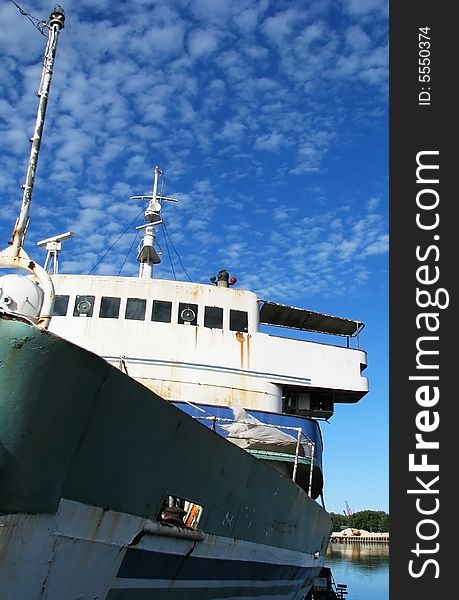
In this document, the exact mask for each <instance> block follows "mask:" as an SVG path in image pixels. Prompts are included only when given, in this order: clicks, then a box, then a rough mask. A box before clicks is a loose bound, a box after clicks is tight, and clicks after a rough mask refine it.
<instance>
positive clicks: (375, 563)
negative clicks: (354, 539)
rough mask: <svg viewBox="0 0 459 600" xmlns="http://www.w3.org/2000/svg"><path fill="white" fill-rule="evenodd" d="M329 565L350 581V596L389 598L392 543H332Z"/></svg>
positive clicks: (340, 577)
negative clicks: (390, 548)
mask: <svg viewBox="0 0 459 600" xmlns="http://www.w3.org/2000/svg"><path fill="white" fill-rule="evenodd" d="M325 566H326V567H330V568H331V570H332V574H333V578H334V580H335V582H336V583H345V584H346V585H347V591H348V595H347V596H346V599H347V600H388V598H389V545H388V544H387V545H386V544H384V545H383V544H362V545H360V544H330V546H329V548H328V552H327V559H326V562H325Z"/></svg>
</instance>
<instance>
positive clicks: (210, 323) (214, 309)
mask: <svg viewBox="0 0 459 600" xmlns="http://www.w3.org/2000/svg"><path fill="white" fill-rule="evenodd" d="M204 327H209V328H210V329H222V328H223V308H219V307H218V306H206V307H205V308H204Z"/></svg>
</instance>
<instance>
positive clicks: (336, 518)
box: [330, 512, 349, 531]
mask: <svg viewBox="0 0 459 600" xmlns="http://www.w3.org/2000/svg"><path fill="white" fill-rule="evenodd" d="M330 517H331V520H332V527H333V531H340V529H341V528H342V527H349V518H348V517H347V516H346V515H341V514H339V513H333V512H332V513H330Z"/></svg>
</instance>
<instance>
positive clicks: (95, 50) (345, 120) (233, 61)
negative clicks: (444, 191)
mask: <svg viewBox="0 0 459 600" xmlns="http://www.w3.org/2000/svg"><path fill="white" fill-rule="evenodd" d="M18 4H19V5H20V6H21V7H22V9H23V10H24V11H26V12H28V13H30V14H31V15H32V16H33V17H36V18H37V19H43V20H46V19H47V18H48V16H49V13H50V12H51V10H52V8H53V6H54V3H50V4H49V5H48V4H46V3H43V2H37V1H36V0H27V2H26V1H25V0H24V1H23V2H18ZM62 6H63V8H64V9H65V12H66V19H67V20H66V26H65V29H64V30H63V31H62V32H61V35H60V38H59V43H58V51H57V58H56V64H55V72H54V76H53V82H52V87H51V93H50V100H49V104H48V113H47V118H46V124H45V131H44V137H43V143H42V149H41V153H40V159H39V164H38V171H37V179H36V183H35V188H34V192H33V199H32V214H31V216H32V221H31V225H30V229H29V232H28V236H27V240H26V250H27V251H28V252H29V254H30V255H31V256H33V257H34V258H36V259H37V260H38V261H41V262H43V260H44V258H45V256H44V252H43V250H42V249H37V248H36V247H35V243H36V242H37V241H38V240H40V239H43V238H47V237H50V236H51V235H54V234H56V233H62V232H64V231H68V230H71V231H73V232H74V234H75V235H74V237H73V238H72V239H71V240H69V241H68V242H66V243H65V246H64V252H63V254H62V256H61V271H62V272H77V273H88V272H89V271H91V269H93V267H94V266H95V265H96V264H97V265H98V266H97V268H96V269H95V271H94V272H96V273H104V274H106V273H107V274H115V275H116V274H118V273H119V272H121V274H122V275H135V274H136V273H137V263H136V261H135V251H133V250H131V252H130V254H128V253H129V249H130V248H131V247H132V244H133V243H134V248H135V246H136V244H137V241H138V239H137V240H136V241H134V238H135V234H136V231H135V226H136V225H140V224H141V222H142V217H141V215H139V213H140V212H141V209H142V205H141V204H139V203H136V202H134V201H132V200H129V196H131V195H134V194H145V193H149V192H150V191H151V186H152V176H153V175H152V169H153V166H154V165H156V164H157V165H159V166H160V167H161V168H162V169H163V171H164V177H163V178H162V185H163V186H164V187H163V188H162V191H163V193H164V194H167V195H170V196H175V197H176V198H178V199H179V200H180V202H179V203H178V204H167V205H165V206H164V209H163V216H164V220H165V222H166V226H167V231H168V234H169V240H168V244H166V240H165V239H164V238H163V237H162V235H161V233H160V234H159V236H158V241H159V244H160V247H161V249H162V250H163V252H164V254H163V263H162V265H160V267H158V268H156V269H155V275H156V276H158V277H164V278H170V277H174V276H176V277H177V278H178V279H181V280H188V276H189V277H190V278H191V279H192V280H193V281H196V282H204V283H207V282H208V281H209V277H210V276H212V275H215V274H216V273H217V272H218V271H219V270H220V269H222V268H225V269H227V270H228V271H229V272H230V275H234V276H236V277H237V279H238V284H237V285H238V286H239V287H241V288H243V289H252V290H253V291H255V292H256V293H257V294H258V295H259V296H260V297H261V298H263V299H270V300H274V301H278V302H281V303H285V304H292V305H295V306H303V307H306V308H311V309H314V310H318V311H321V312H326V313H330V314H336V315H339V316H344V317H348V318H355V319H360V320H362V321H363V322H364V323H365V325H366V326H365V329H364V331H363V333H362V334H361V338H360V346H361V347H362V348H363V349H365V350H367V352H368V364H369V366H368V368H367V371H366V374H367V376H368V377H369V379H370V387H371V391H370V393H369V394H368V395H367V396H366V397H365V398H364V399H363V400H362V401H361V402H360V403H359V404H357V405H349V406H348V405H338V406H337V409H336V414H335V416H334V417H333V418H332V419H331V421H330V423H329V424H328V423H324V424H323V427H322V430H323V433H324V440H325V458H324V460H325V501H326V507H327V509H328V510H331V511H334V512H342V511H343V509H344V508H345V502H346V501H348V503H349V505H350V506H351V508H352V509H353V510H355V511H357V510H363V509H367V508H368V509H374V510H386V511H387V510H388V157H387V153H388V103H387V102H388V98H387V79H388V66H387V60H388V51H387V44H388V17H387V2H386V1H384V0H341V1H337V0H329V1H327V0H320V1H310V2H307V1H305V2H300V1H299V0H298V1H293V0H290V1H283V0H258V1H255V0H233V1H232V2H228V1H227V0H129V1H127V0H126V1H118V2H110V1H109V0H66V1H65V2H64V0H63V2H62ZM0 18H1V22H2V25H3V26H2V36H1V38H0V51H1V55H2V57H3V61H2V63H1V65H0V85H1V90H2V92H1V96H0V131H1V136H0V140H1V142H0V189H1V190H2V210H1V217H0V235H1V239H2V240H3V244H2V245H6V242H7V240H8V239H9V238H10V235H11V230H12V226H13V224H14V220H15V218H16V216H17V214H18V211H19V207H20V202H21V198H22V192H21V190H20V187H19V186H20V185H21V183H23V181H24V178H25V173H26V168H27V161H28V157H29V142H28V139H29V138H30V136H31V134H32V131H33V125H34V121H35V115H36V109H37V98H36V96H35V94H34V92H35V91H36V89H37V87H38V84H39V80H40V73H41V61H42V57H43V51H44V47H45V44H46V39H45V37H43V36H42V35H41V34H40V33H39V31H38V30H37V29H36V28H35V27H34V26H33V25H32V23H31V22H30V20H29V19H27V18H26V17H24V16H22V15H21V14H20V13H19V12H18V10H17V8H16V7H15V6H14V4H13V3H12V2H10V1H8V0H2V1H1V2H0ZM136 215H139V216H138V218H137V220H136ZM130 223H132V226H131V227H130V228H129V229H128V230H127V233H126V234H125V235H123V236H122V237H121V238H120V240H119V242H118V243H117V244H116V245H115V246H114V248H113V249H112V250H111V251H110V252H109V253H108V254H107V256H106V257H105V259H104V260H103V261H101V262H100V263H99V260H100V258H101V257H102V256H103V255H104V253H105V252H106V251H107V250H108V248H109V247H110V246H112V244H113V242H114V241H115V240H116V239H117V238H118V237H119V236H120V235H121V234H122V232H123V231H125V230H126V229H127V228H128V226H129V224H130ZM171 241H172V244H173V247H172V245H171ZM168 247H169V250H171V259H172V265H173V267H171V263H170V260H169V257H168V254H167V248H168ZM175 251H176V252H175ZM179 257H180V258H179ZM182 265H183V267H184V268H185V270H184V269H183V268H182Z"/></svg>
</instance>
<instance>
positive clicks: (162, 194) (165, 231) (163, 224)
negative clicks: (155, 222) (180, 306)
mask: <svg viewBox="0 0 459 600" xmlns="http://www.w3.org/2000/svg"><path fill="white" fill-rule="evenodd" d="M164 183H165V182H164V179H162V180H161V183H160V185H161V192H160V195H161V196H164ZM161 220H162V229H163V233H164V241H165V243H166V249H167V254H168V256H169V262H170V264H171V269H172V273H173V275H174V279H175V280H176V281H177V276H176V274H175V269H174V265H173V262H172V255H171V253H170V250H169V244H168V242H167V240H168V239H169V242H170V245H171V246H172V248H173V249H174V252H175V254H176V255H177V258H178V260H179V263H180V266H181V267H182V269H183V272H184V273H185V275H186V276H187V277H188V281H192V279H191V277H190V276H189V274H188V271H187V270H186V269H185V267H184V266H183V263H182V259H181V258H180V255H179V253H178V252H177V250H176V248H175V246H174V243H173V241H172V239H171V236H170V235H169V232H168V231H167V227H166V222H165V221H164V217H161Z"/></svg>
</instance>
